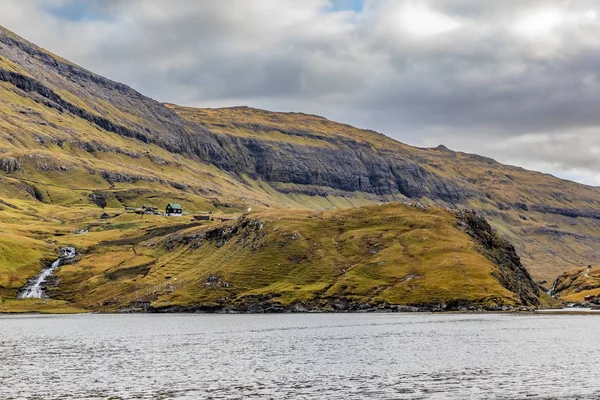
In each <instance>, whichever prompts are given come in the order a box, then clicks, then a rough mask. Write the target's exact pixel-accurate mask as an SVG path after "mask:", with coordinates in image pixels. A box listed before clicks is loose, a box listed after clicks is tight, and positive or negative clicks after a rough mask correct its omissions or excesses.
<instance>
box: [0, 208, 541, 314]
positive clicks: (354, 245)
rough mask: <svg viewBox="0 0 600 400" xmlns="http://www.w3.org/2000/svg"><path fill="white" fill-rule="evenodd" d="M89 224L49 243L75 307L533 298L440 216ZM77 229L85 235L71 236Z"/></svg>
mask: <svg viewBox="0 0 600 400" xmlns="http://www.w3.org/2000/svg"><path fill="white" fill-rule="evenodd" d="M89 217H91V218H89V219H88V218H87V217H84V216H82V218H81V220H80V221H79V222H78V223H75V224H73V223H71V222H66V227H65V228H66V229H65V230H66V231H67V232H66V234H61V235H59V236H54V237H53V241H55V242H56V246H57V247H60V246H75V247H76V248H77V249H78V250H79V251H80V256H78V258H77V259H76V260H75V261H74V262H73V263H70V264H68V265H65V266H63V267H62V268H61V269H60V270H59V272H58V274H57V277H58V280H57V281H56V282H55V283H54V285H50V288H49V294H50V295H51V296H52V297H53V298H55V299H60V300H62V301H67V303H65V307H67V306H68V307H71V308H73V309H86V310H101V311H115V310H119V309H129V308H131V309H147V308H149V307H150V308H155V309H172V310H180V309H188V310H194V309H201V310H215V309H233V310H241V311H265V310H283V309H297V310H311V309H319V310H336V309H340V310H347V309H359V308H361V307H384V306H393V305H414V306H419V307H422V306H426V307H439V306H440V305H448V306H449V307H453V308H459V307H462V306H464V307H476V308H477V307H495V306H502V305H509V306H512V305H519V304H529V305H531V303H530V302H529V301H530V300H531V299H533V301H534V302H537V301H538V300H537V294H536V293H534V291H535V289H533V291H532V289H531V287H532V286H529V288H528V289H526V290H529V291H530V292H531V293H533V297H531V298H530V300H524V299H522V298H521V297H520V295H519V294H517V293H515V292H513V291H511V290H509V289H507V288H506V287H504V286H503V284H502V283H501V280H500V279H499V277H500V276H501V275H502V273H501V271H500V269H501V266H499V265H497V264H495V263H494V262H493V260H492V259H491V258H489V257H488V256H487V255H486V253H485V252H484V251H483V249H482V248H481V245H480V244H478V243H477V241H476V240H474V239H473V237H471V236H469V234H467V233H466V232H465V231H463V230H461V229H459V221H458V220H457V218H456V215H455V214H454V213H453V212H448V211H444V210H442V209H436V208H433V209H426V210H422V209H420V208H417V207H412V206H405V205H402V204H397V203H396V204H387V205H382V206H376V205H375V206H368V207H358V208H352V209H344V210H330V211H325V212H317V213H316V212H314V211H309V210H270V211H261V212H256V213H250V214H247V215H243V216H241V217H239V218H237V219H235V220H232V221H225V222H219V221H206V222H191V221H189V220H188V219H185V218H165V217H160V216H139V215H135V214H122V215H120V216H119V217H117V218H113V219H111V220H108V221H103V222H102V223H101V224H102V225H97V224H100V223H99V222H97V221H98V220H97V217H94V216H93V215H89ZM90 224H91V225H92V226H90ZM76 227H86V228H89V229H90V232H89V233H87V234H83V235H82V234H75V233H74V232H73V231H70V232H69V230H72V229H74V228H76ZM524 281H526V280H524ZM21 283H22V282H21ZM21 283H18V284H17V283H15V285H14V287H13V290H16V288H17V287H19V285H20V284H21ZM520 284H521V283H520ZM522 284H523V285H525V286H526V285H527V282H524V283H522ZM530 285H532V284H530ZM511 289H513V290H514V288H511ZM15 304H17V305H18V304H20V303H18V302H17V303H8V305H5V306H4V307H5V309H6V308H7V307H9V306H11V305H12V306H13V307H16V306H15ZM61 304H62V303H61ZM59 305H60V304H59ZM19 307H24V306H23V305H21V306H19ZM59 309H60V308H59ZM1 310H2V308H0V311H1Z"/></svg>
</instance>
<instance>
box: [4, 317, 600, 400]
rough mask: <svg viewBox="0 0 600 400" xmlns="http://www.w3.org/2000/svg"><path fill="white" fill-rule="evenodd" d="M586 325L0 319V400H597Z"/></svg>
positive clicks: (450, 320)
mask: <svg viewBox="0 0 600 400" xmlns="http://www.w3.org/2000/svg"><path fill="white" fill-rule="evenodd" d="M598 332H600V317H599V316H564V315H497V314H496V315H481V314H476V315H462V314H461V315H449V314H448V315H439V314H436V315H430V314H333V315H332V314H285V315H82V316H50V317H47V316H16V317H15V316H0V359H1V362H0V383H1V384H0V399H2V400H10V399H205V398H210V399H242V398H255V399H270V398H272V399H325V398H327V399H424V398H427V399H429V398H431V399H479V398H481V399H490V398H492V399H494V398H497V399H522V398H564V399H573V398H581V399H595V398H600V380H598V379H596V378H595V376H594V372H595V371H597V368H598V366H597V363H598V361H599V360H600V341H598Z"/></svg>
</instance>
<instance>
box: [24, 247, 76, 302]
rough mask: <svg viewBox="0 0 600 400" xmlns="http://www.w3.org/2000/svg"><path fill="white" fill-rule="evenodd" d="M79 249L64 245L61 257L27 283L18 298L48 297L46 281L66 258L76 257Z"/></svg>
mask: <svg viewBox="0 0 600 400" xmlns="http://www.w3.org/2000/svg"><path fill="white" fill-rule="evenodd" d="M76 254H77V251H76V250H75V249H74V248H73V247H64V248H62V249H60V257H59V258H58V260H56V261H54V262H53V263H52V264H51V265H50V266H49V267H47V268H44V269H43V270H42V272H41V273H40V274H39V275H37V276H36V277H34V278H32V279H30V280H29V282H28V283H27V285H25V286H24V287H23V288H22V289H21V290H19V294H18V295H17V298H18V299H42V298H45V297H46V293H45V292H44V285H45V284H46V281H47V280H48V278H49V277H50V276H52V274H53V273H54V271H55V270H56V269H57V268H58V267H60V265H61V264H62V263H63V261H64V260H68V259H71V258H73V257H75V255H76Z"/></svg>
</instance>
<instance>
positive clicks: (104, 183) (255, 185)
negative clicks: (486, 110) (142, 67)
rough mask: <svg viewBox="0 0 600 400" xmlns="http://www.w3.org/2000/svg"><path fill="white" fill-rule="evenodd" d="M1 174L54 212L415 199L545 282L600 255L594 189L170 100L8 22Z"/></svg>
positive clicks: (320, 127) (8, 186)
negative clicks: (442, 211)
mask: <svg viewBox="0 0 600 400" xmlns="http://www.w3.org/2000/svg"><path fill="white" fill-rule="evenodd" d="M0 170H1V171H2V176H3V177H4V178H6V179H4V180H3V181H0V190H2V191H3V194H4V197H15V198H19V199H29V200H34V201H40V202H44V203H51V204H56V205H60V204H69V205H74V204H77V205H86V204H87V205H89V204H90V202H92V201H93V200H91V199H93V198H97V195H101V197H103V198H104V199H106V201H108V205H109V206H111V205H112V206H119V207H121V206H124V205H125V206H126V205H131V204H130V203H134V202H147V201H152V199H170V198H176V199H177V200H178V201H180V202H183V203H184V205H185V206H186V207H187V206H189V207H192V206H193V207H197V208H198V209H207V208H210V207H212V206H211V205H212V204H221V203H224V204H233V205H234V206H236V207H238V209H244V208H247V206H248V205H249V204H251V205H252V206H253V207H267V206H270V207H290V206H291V207H298V206H301V207H311V208H319V209H320V208H326V207H332V206H350V205H357V204H364V203H369V202H381V201H389V200H408V199H411V200H413V201H420V202H423V203H429V204H433V203H436V204H441V205H453V206H458V207H468V208H475V209H477V210H478V212H479V213H480V214H482V215H484V216H485V217H486V218H487V219H488V220H489V221H490V223H491V224H492V226H494V227H495V228H497V229H499V230H500V231H501V232H502V234H503V235H504V236H506V237H508V238H509V239H510V240H511V241H512V242H514V243H515V245H516V249H517V251H518V253H519V255H520V256H521V258H522V259H523V262H524V264H525V265H526V267H527V268H528V269H529V270H530V271H531V273H532V274H533V275H534V276H536V278H539V279H545V280H550V279H553V278H554V276H556V275H557V274H558V273H560V272H562V271H564V270H565V269H567V268H569V267H571V266H574V265H580V264H587V263H593V262H595V261H596V260H600V250H598V249H599V248H598V246H597V242H598V241H599V240H600V219H598V218H597V212H596V211H595V210H596V209H597V208H598V207H600V191H599V190H598V189H596V188H591V187H586V186H583V185H578V184H575V183H572V182H567V181H563V180H560V179H557V178H554V177H551V176H549V175H544V174H540V173H536V172H531V171H525V170H523V169H520V168H515V167H510V166H505V165H502V164H499V163H497V162H495V161H493V160H490V159H488V158H485V157H481V156H477V155H471V154H464V153H459V152H453V151H450V150H448V149H446V148H445V147H443V146H442V147H438V148H436V149H420V148H415V147H411V146H407V145H404V144H402V143H399V142H397V141H395V140H392V139H390V138H388V137H386V136H384V135H382V134H379V133H376V132H373V131H368V130H362V129H357V128H354V127H351V126H348V125H344V124H339V123H335V122H332V121H328V120H327V119H325V118H321V117H317V116H312V115H305V114H298V113H274V112H268V111H263V110H255V109H251V108H246V107H234V108H227V109H217V110H201V109H192V108H185V107H180V106H175V105H165V104H161V103H159V102H157V101H155V100H152V99H149V98H147V97H144V96H143V95H141V94H140V93H138V92H136V91H135V90H133V89H131V88H129V87H128V86H126V85H123V84H120V83H116V82H113V81H110V80H108V79H106V78H103V77H100V76H98V75H96V74H94V73H92V72H90V71H87V70H85V69H83V68H81V67H78V66H76V65H74V64H72V63H70V62H68V61H66V60H64V59H61V58H60V57H57V56H55V55H53V54H51V53H49V52H47V51H45V50H43V49H40V48H39V47H37V46H35V45H33V44H31V43H29V42H27V41H25V40H23V39H22V38H20V37H18V36H16V35H14V34H13V33H11V32H9V31H6V30H4V29H3V28H0ZM74 191H75V192H77V193H78V194H79V193H80V194H81V195H80V196H74V195H73V194H72V193H74ZM94 196H96V197H94ZM215 198H217V201H215ZM161 201H162V200H161ZM103 204H104V203H103Z"/></svg>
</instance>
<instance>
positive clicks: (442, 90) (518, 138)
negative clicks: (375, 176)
mask: <svg viewBox="0 0 600 400" xmlns="http://www.w3.org/2000/svg"><path fill="white" fill-rule="evenodd" d="M0 25H3V26H5V27H6V28H8V29H10V30H12V31H14V32H15V33H17V34H19V35H21V36H23V37H24V38H26V39H28V40H30V41H32V42H34V43H36V44H38V45H40V46H42V47H44V48H46V49H48V50H50V51H52V52H54V53H56V54H58V55H60V56H62V57H64V58H67V59H69V60H71V61H72V62H75V63H76V64H79V65H81V66H83V67H85V68H87V69H89V70H91V71H93V72H96V73H98V74H100V75H104V76H106V77H108V78H110V79H113V80H116V81H119V82H123V83H126V84H128V85H129V86H132V87H133V88H135V89H136V90H138V91H140V92H141V93H143V94H145V95H147V96H150V97H152V98H155V99H157V100H159V101H163V102H172V103H177V104H181V105H188V106H198V107H225V106H235V105H247V106H251V107H257V108H263V109H268V110H274V111H298V112H305V113H311V114H318V115H322V116H325V117H327V118H329V119H332V120H336V121H340V122H345V123H349V124H352V125H355V126H358V127H360V128H368V129H373V130H376V131H379V132H382V133H384V134H386V135H388V136H391V137H393V138H395V139H397V140H399V141H401V142H404V143H408V144H412V145H416V146H422V147H433V146H437V145H439V144H444V145H446V146H447V147H449V148H451V149H453V150H460V151H465V152H470V153H477V154H481V155H485V156H488V157H492V158H495V159H496V160H498V161H501V162H504V163H508V164H513V165H519V166H522V167H525V168H528V169H534V170H539V171H543V172H548V173H552V174H554V175H556V176H559V177H562V178H566V179H571V180H575V181H578V182H582V183H586V184H590V185H600V112H599V110H598V105H599V104H600V78H599V74H600V0H594V1H592V0H572V1H567V0H564V1H563V0H554V1H550V0H527V1H525V0H499V1H481V0H431V1H428V0H420V1H416V0H218V1H217V0H214V1H213V0H206V1H200V0H197V1H190V0H169V1H167V0H3V1H2V10H1V13H0Z"/></svg>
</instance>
